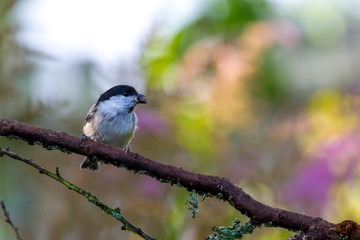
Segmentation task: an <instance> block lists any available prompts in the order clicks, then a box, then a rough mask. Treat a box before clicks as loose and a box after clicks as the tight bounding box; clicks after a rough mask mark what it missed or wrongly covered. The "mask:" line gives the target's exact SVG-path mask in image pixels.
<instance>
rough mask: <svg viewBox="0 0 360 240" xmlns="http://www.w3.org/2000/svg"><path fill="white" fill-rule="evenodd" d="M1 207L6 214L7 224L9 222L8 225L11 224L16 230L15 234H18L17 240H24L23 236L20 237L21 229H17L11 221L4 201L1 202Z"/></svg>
mask: <svg viewBox="0 0 360 240" xmlns="http://www.w3.org/2000/svg"><path fill="white" fill-rule="evenodd" d="M0 205H1V208H2V210H3V212H4V216H5V222H7V223H8V224H10V226H11V228H12V229H14V232H15V234H16V239H17V240H22V238H21V236H20V233H19V229H18V228H17V227H15V225H14V224H13V222H12V221H11V219H10V214H9V212H8V211H6V208H5V203H4V201H0Z"/></svg>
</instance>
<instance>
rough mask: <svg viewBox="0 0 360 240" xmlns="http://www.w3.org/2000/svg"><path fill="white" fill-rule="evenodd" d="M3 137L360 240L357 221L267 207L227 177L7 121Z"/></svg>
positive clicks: (310, 232) (324, 235)
mask: <svg viewBox="0 0 360 240" xmlns="http://www.w3.org/2000/svg"><path fill="white" fill-rule="evenodd" d="M0 135H2V136H6V137H9V138H19V139H22V140H24V141H26V142H28V143H29V144H34V143H39V144H41V145H42V146H43V147H45V148H46V149H51V150H52V149H58V150H61V151H64V152H67V153H77V154H81V155H85V156H91V157H96V158H97V159H99V160H100V161H101V162H103V163H105V164H111V165H114V166H116V167H123V168H126V169H127V170H129V171H133V172H135V173H139V174H144V175H148V176H150V177H153V178H156V179H157V180H159V181H160V182H166V183H170V184H172V185H173V184H174V185H177V186H181V187H185V188H186V189H187V190H189V191H193V190H194V191H196V192H197V193H198V194H200V195H203V194H206V196H212V197H217V198H220V199H222V200H224V201H227V202H228V203H229V204H230V205H232V206H233V207H234V208H235V209H237V210H238V211H240V212H241V213H242V214H244V215H246V216H248V217H249V218H250V219H251V221H252V222H254V223H257V224H262V223H264V224H268V225H269V224H271V225H272V226H274V227H282V228H286V229H289V230H295V231H302V232H304V233H305V236H309V237H310V238H308V239H340V237H341V235H343V236H344V235H345V236H347V237H348V239H359V238H360V227H359V225H358V224H357V223H355V222H352V221H351V222H352V223H353V224H345V225H344V224H343V223H344V222H345V221H344V222H343V223H340V224H334V223H330V222H328V221H326V220H323V219H321V218H314V217H311V216H306V215H302V214H298V213H295V212H291V211H287V210H283V209H279V208H273V207H270V206H267V205H265V204H263V203H260V202H258V201H256V200H255V199H253V198H252V197H251V196H250V195H248V194H247V193H245V192H244V191H243V190H242V189H241V188H239V187H237V186H236V185H235V184H233V183H231V182H230V180H228V179H226V178H220V177H216V176H209V175H204V174H199V173H193V172H189V171H186V170H184V169H182V168H178V167H174V166H171V165H167V164H164V163H161V162H157V161H155V160H151V159H149V158H146V157H144V156H141V155H139V154H137V153H132V152H127V153H126V152H125V151H123V150H122V149H120V148H116V147H113V146H109V145H105V144H100V143H96V142H94V141H91V140H87V141H81V140H80V139H79V138H78V137H74V136H70V135H68V134H66V133H64V132H55V131H52V130H49V129H43V128H39V127H36V126H33V125H29V124H25V123H21V122H18V121H15V120H10V119H5V118H3V119H2V121H1V122H0ZM341 224H343V225H341Z"/></svg>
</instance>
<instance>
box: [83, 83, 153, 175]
mask: <svg viewBox="0 0 360 240" xmlns="http://www.w3.org/2000/svg"><path fill="white" fill-rule="evenodd" d="M138 103H147V100H146V97H145V96H144V95H142V94H138V92H137V91H136V90H135V88H133V87H131V86H127V85H118V86H115V87H112V88H110V89H109V90H107V91H106V92H104V93H103V94H101V95H100V97H99V99H98V100H97V102H96V103H95V104H94V105H93V106H92V107H91V108H90V110H89V112H88V114H87V115H86V118H85V125H84V128H83V134H82V135H81V140H87V139H91V140H94V141H95V142H100V143H105V144H109V145H113V146H115V147H120V148H123V149H125V150H126V151H127V150H129V147H128V146H129V143H130V141H131V139H132V137H133V136H134V133H135V130H136V125H137V121H138V119H137V116H136V114H135V113H134V108H135V106H136V105H137V104H138ZM80 168H81V169H90V170H93V171H95V170H98V169H99V164H98V161H97V160H96V159H92V158H91V157H85V159H84V161H83V162H82V163H81V165H80Z"/></svg>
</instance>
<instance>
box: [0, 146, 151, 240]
mask: <svg viewBox="0 0 360 240" xmlns="http://www.w3.org/2000/svg"><path fill="white" fill-rule="evenodd" d="M0 154H1V155H7V156H9V157H11V158H13V159H16V160H19V161H21V162H24V163H26V164H28V165H30V166H32V167H34V168H36V169H38V170H39V172H40V173H41V174H45V175H47V176H49V177H51V178H52V179H54V180H56V181H58V182H60V183H61V184H63V185H65V186H66V187H67V188H68V189H70V190H73V191H75V192H77V193H79V194H81V195H82V196H84V197H85V198H87V199H88V201H89V202H91V203H93V204H95V205H96V206H98V207H99V208H101V209H102V210H103V211H104V212H105V213H107V214H109V215H110V216H112V217H114V218H115V219H116V220H118V221H120V222H121V223H122V224H123V226H122V228H121V229H122V230H128V231H131V232H133V233H136V234H138V235H139V236H141V237H142V238H144V239H146V240H155V238H153V237H151V236H149V235H147V234H146V233H145V232H143V230H141V228H138V227H135V226H134V225H133V224H131V223H130V222H129V221H127V220H126V219H125V218H124V217H123V216H122V214H121V211H120V209H119V208H116V209H113V208H110V207H109V206H107V205H106V204H104V203H103V202H101V201H100V200H99V199H98V198H97V197H96V196H94V195H93V194H91V193H89V192H86V191H85V190H83V189H81V188H79V187H77V186H75V185H74V184H72V183H70V182H69V181H67V180H65V179H64V178H63V177H61V176H60V173H59V169H58V168H57V169H56V173H52V172H50V171H48V170H47V169H45V168H43V167H41V166H40V165H38V164H37V163H35V162H34V161H33V160H31V159H26V158H23V157H21V156H19V155H18V154H16V153H14V152H12V151H10V150H9V149H2V148H0ZM12 226H13V225H12ZM14 229H15V228H14Z"/></svg>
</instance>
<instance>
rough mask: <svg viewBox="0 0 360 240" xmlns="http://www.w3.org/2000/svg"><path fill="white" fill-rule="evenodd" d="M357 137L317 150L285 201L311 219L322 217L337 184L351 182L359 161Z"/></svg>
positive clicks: (288, 192)
mask: <svg viewBox="0 0 360 240" xmlns="http://www.w3.org/2000/svg"><path fill="white" fill-rule="evenodd" d="M359 143H360V139H359V138H358V137H357V136H352V135H350V136H345V137H343V138H341V139H338V140H335V141H331V142H327V143H324V144H322V145H320V146H319V147H318V150H317V151H316V153H317V154H316V155H315V156H314V158H313V160H312V161H310V162H308V163H307V164H305V165H304V166H303V167H302V169H300V170H299V171H298V173H297V175H296V176H295V178H294V180H293V181H291V182H290V183H289V184H288V185H287V186H286V188H285V191H284V194H285V199H286V200H287V201H289V202H292V203H295V204H297V205H298V206H299V208H300V209H302V210H303V211H305V212H306V213H310V214H312V215H321V213H322V210H323V208H324V207H325V206H326V204H327V200H328V195H329V191H330V190H331V187H332V185H333V184H334V183H335V182H336V181H343V180H346V179H347V178H350V177H351V175H352V173H353V171H354V169H355V168H354V165H355V164H356V162H357V159H358V158H359V157H360V149H359V148H358V147H357V146H358V145H359Z"/></svg>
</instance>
